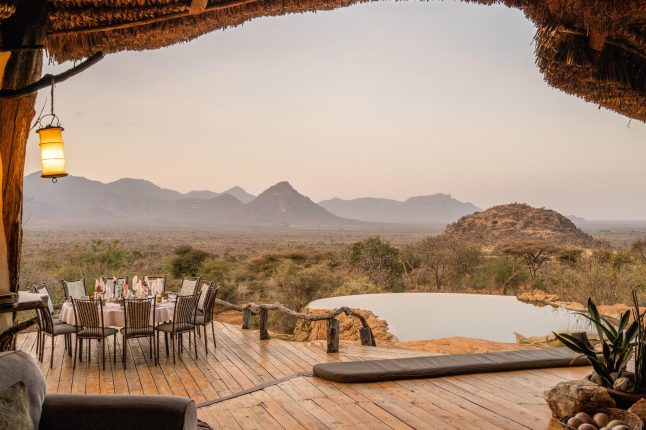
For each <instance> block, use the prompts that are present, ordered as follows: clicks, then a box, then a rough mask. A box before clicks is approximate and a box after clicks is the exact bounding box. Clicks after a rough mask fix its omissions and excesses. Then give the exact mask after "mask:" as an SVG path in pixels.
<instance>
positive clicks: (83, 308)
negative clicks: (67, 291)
mask: <svg viewBox="0 0 646 430" xmlns="http://www.w3.org/2000/svg"><path fill="white" fill-rule="evenodd" d="M72 306H73V307H74V316H75V317H76V327H77V329H88V328H89V329H101V331H102V330H103V304H102V303H101V300H76V299H72Z"/></svg>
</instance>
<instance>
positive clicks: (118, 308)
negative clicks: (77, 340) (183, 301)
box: [60, 300, 175, 327]
mask: <svg viewBox="0 0 646 430" xmlns="http://www.w3.org/2000/svg"><path fill="white" fill-rule="evenodd" d="M154 306H155V321H152V317H153V315H152V314H153V312H152V310H151V313H150V320H151V323H152V324H157V323H161V322H165V321H172V320H173V313H174V311H175V301H174V300H162V302H161V303H154ZM125 314H126V313H125V309H124V307H123V306H122V305H121V304H120V303H118V302H116V303H115V302H110V301H108V302H106V304H105V305H104V306H103V325H104V326H105V327H125V325H126V315H125ZM60 319H61V321H62V322H64V323H67V324H71V325H76V315H74V307H73V306H72V303H71V302H65V303H63V306H62V307H61V314H60Z"/></svg>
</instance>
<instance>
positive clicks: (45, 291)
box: [33, 284, 54, 314]
mask: <svg viewBox="0 0 646 430" xmlns="http://www.w3.org/2000/svg"><path fill="white" fill-rule="evenodd" d="M33 288H34V292H35V293H36V294H41V295H45V294H46V295H47V307H48V308H49V313H50V314H53V313H54V302H53V301H52V295H51V294H49V289H48V288H47V285H46V284H43V285H41V286H40V287H33Z"/></svg>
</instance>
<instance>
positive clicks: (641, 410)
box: [628, 399, 646, 421]
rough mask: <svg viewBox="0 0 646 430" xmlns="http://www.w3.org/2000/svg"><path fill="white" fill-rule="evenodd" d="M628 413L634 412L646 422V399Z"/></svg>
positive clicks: (632, 407) (636, 404)
mask: <svg viewBox="0 0 646 430" xmlns="http://www.w3.org/2000/svg"><path fill="white" fill-rule="evenodd" d="M628 412H632V413H633V414H635V415H637V416H638V417H639V418H641V419H642V421H645V420H646V399H641V400H640V401H638V402H637V403H635V404H634V405H632V406H631V407H630V409H628Z"/></svg>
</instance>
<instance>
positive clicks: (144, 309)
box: [124, 298, 156, 334]
mask: <svg viewBox="0 0 646 430" xmlns="http://www.w3.org/2000/svg"><path fill="white" fill-rule="evenodd" d="M155 304H156V302H155V298H148V299H128V300H125V312H124V314H125V315H124V316H125V323H126V326H125V328H126V334H127V333H128V330H130V329H135V330H136V329H145V328H148V327H150V326H151V323H150V321H151V319H150V318H151V315H152V321H155V309H156V306H155ZM151 310H152V313H151Z"/></svg>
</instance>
